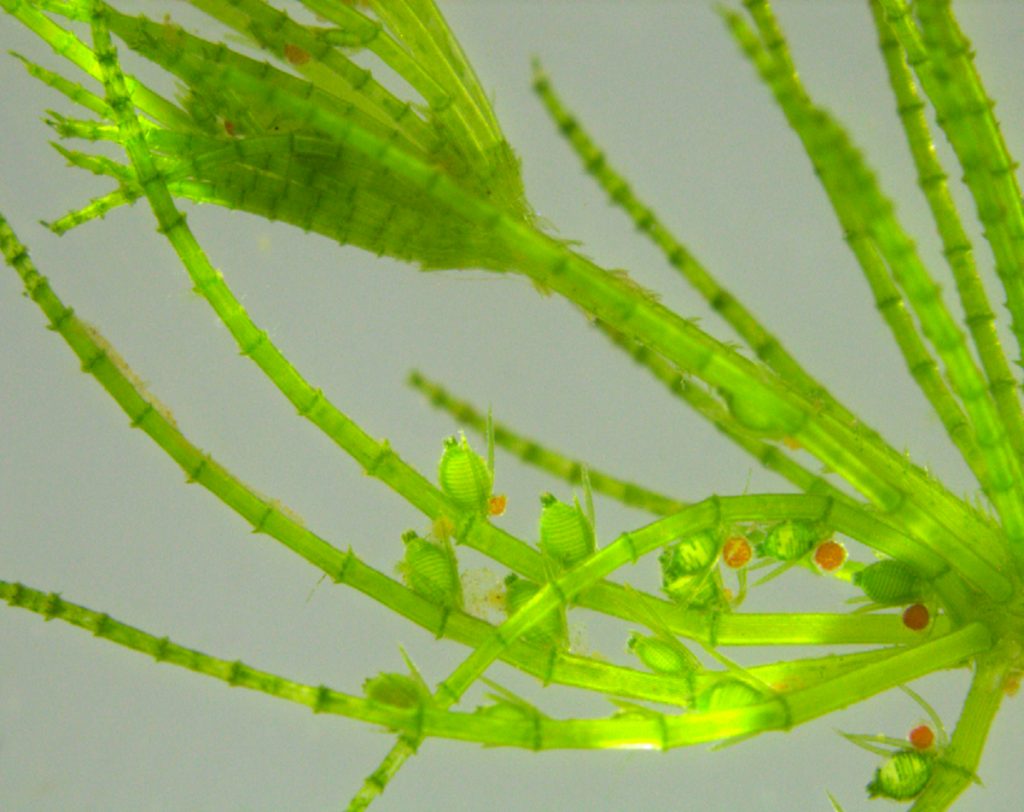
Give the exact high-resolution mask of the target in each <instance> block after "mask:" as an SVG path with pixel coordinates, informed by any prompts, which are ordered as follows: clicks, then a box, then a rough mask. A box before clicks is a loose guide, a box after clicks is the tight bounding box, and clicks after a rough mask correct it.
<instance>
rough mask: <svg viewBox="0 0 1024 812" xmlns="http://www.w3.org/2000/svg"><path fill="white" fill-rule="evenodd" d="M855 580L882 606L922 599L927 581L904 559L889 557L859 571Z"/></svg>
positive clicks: (897, 604) (866, 593) (868, 595)
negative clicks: (903, 560)
mask: <svg viewBox="0 0 1024 812" xmlns="http://www.w3.org/2000/svg"><path fill="white" fill-rule="evenodd" d="M853 582H854V583H855V584H856V585H857V586H859V587H860V588H861V589H862V590H864V594H865V595H867V597H868V598H870V599H871V600H872V601H873V602H874V603H877V604H879V605H881V606H903V605H905V604H908V603H913V602H914V601H916V600H918V599H920V598H921V597H923V596H924V593H925V585H926V584H925V581H924V580H923V579H922V578H921V577H920V576H919V575H918V574H917V572H916V571H915V570H914V569H913V568H911V567H909V566H907V565H906V564H904V563H903V562H902V561H897V560H895V559H887V560H885V561H879V562H877V563H875V564H871V565H870V566H868V567H865V568H864V569H862V570H861V571H860V572H858V573H857V574H856V575H855V576H854V578H853Z"/></svg>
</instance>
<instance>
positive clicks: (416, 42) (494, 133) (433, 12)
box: [371, 0, 504, 153]
mask: <svg viewBox="0 0 1024 812" xmlns="http://www.w3.org/2000/svg"><path fill="white" fill-rule="evenodd" d="M371 5H372V7H373V10H374V12H375V13H376V14H377V16H378V17H379V18H380V19H381V20H383V21H384V22H385V24H386V25H387V26H388V27H389V28H390V29H391V30H393V31H394V32H395V34H396V36H397V37H398V39H399V41H400V42H403V43H407V47H409V48H410V50H411V51H413V52H414V53H419V54H422V58H423V61H424V62H425V63H429V64H430V65H432V66H437V70H438V72H439V74H440V75H436V76H434V79H435V81H437V82H438V84H439V85H441V87H443V88H444V90H445V92H446V93H447V94H448V95H449V96H450V97H451V105H452V107H453V108H454V110H455V111H456V112H458V114H459V117H460V119H462V117H463V116H464V119H463V120H461V121H460V120H459V119H456V122H457V123H458V129H456V130H455V131H459V130H462V131H463V132H464V133H465V136H466V137H467V138H468V139H469V140H470V142H471V143H472V144H473V145H474V146H475V147H476V149H477V151H478V152H480V153H486V152H487V151H488V150H489V149H491V148H493V147H494V146H495V145H497V144H501V143H503V141H504V139H503V138H502V137H501V129H500V127H499V126H498V122H497V119H496V118H495V117H494V114H493V112H492V111H491V105H490V103H489V102H488V101H487V98H486V96H485V95H484V93H483V90H482V88H481V86H480V82H479V80H478V79H477V78H476V74H475V73H474V71H473V68H472V67H471V66H470V64H469V62H468V61H467V60H466V58H465V56H464V55H463V53H462V48H461V47H460V46H459V43H458V41H457V40H456V39H455V37H453V36H452V33H451V30H450V29H449V28H448V25H447V24H446V23H445V21H444V17H443V16H442V15H441V12H440V11H438V9H437V7H436V6H435V5H434V3H433V2H430V0H409V1H407V0H387V2H376V1H375V2H372V4H371ZM442 112H443V110H442Z"/></svg>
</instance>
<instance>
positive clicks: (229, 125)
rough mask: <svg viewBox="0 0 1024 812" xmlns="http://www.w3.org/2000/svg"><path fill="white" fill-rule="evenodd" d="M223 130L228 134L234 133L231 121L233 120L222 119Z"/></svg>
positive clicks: (233, 124)
mask: <svg viewBox="0 0 1024 812" xmlns="http://www.w3.org/2000/svg"><path fill="white" fill-rule="evenodd" d="M224 132H226V133H227V134H228V135H234V134H235V122H233V121H231V120H229V119H224Z"/></svg>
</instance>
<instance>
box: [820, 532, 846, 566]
mask: <svg viewBox="0 0 1024 812" xmlns="http://www.w3.org/2000/svg"><path fill="white" fill-rule="evenodd" d="M814 563H815V564H816V565H817V567H818V569H820V570H821V571H822V572H835V571H836V570H837V569H839V568H840V567H841V566H843V564H845V563H846V548H845V547H844V546H843V545H842V544H840V543H839V542H838V541H834V540H833V539H829V540H828V541H823V542H822V543H821V544H819V545H818V546H817V547H815V548H814Z"/></svg>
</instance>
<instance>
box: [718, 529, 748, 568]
mask: <svg viewBox="0 0 1024 812" xmlns="http://www.w3.org/2000/svg"><path fill="white" fill-rule="evenodd" d="M753 555H754V551H753V550H752V549H751V547H750V542H749V541H747V540H746V539H745V538H744V537H743V536H732V537H731V538H727V539H726V540H725V544H723V545H722V560H723V561H724V562H725V566H727V567H732V568H733V569H734V570H738V569H740V568H741V567H745V566H747V564H748V563H750V559H751V558H752V557H753Z"/></svg>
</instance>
